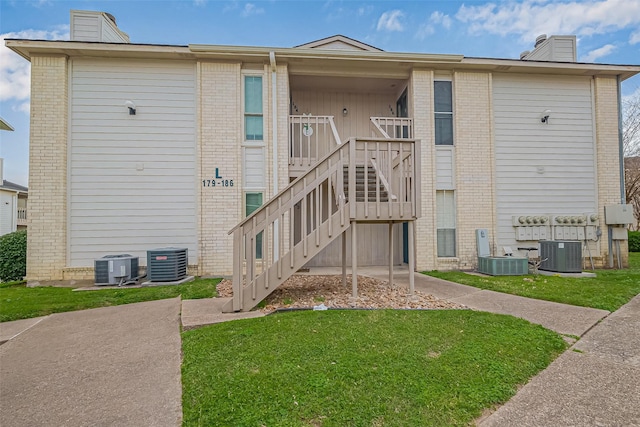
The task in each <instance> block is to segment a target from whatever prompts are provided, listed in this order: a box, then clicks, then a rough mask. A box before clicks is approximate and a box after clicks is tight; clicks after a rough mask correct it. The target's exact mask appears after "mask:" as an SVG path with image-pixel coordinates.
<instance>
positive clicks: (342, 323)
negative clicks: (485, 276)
mask: <svg viewBox="0 0 640 427" xmlns="http://www.w3.org/2000/svg"><path fill="white" fill-rule="evenodd" d="M182 335H183V341H182V342H183V353H184V358H183V365H182V384H183V419H184V425H185V426H195V425H198V426H214V425H215V426H262V425H265V426H382V425H384V426H431V425H433V426H444V425H447V426H450V425H468V424H469V423H470V422H472V421H473V420H474V419H475V418H477V417H478V416H480V415H481V414H482V411H483V410H484V409H486V408H490V407H492V406H493V405H497V404H500V403H502V402H505V401H506V400H508V399H509V398H510V397H511V396H513V395H514V394H515V392H516V390H517V388H518V385H521V384H524V383H526V382H527V380H528V379H529V378H531V377H532V376H533V375H535V374H536V373H537V372H539V371H540V370H541V369H543V368H545V367H546V366H547V365H548V364H549V363H550V362H551V361H552V360H553V359H554V358H555V357H556V356H557V355H558V354H560V353H561V352H562V351H563V350H564V349H565V348H566V346H567V345H566V343H565V342H564V341H563V340H562V338H561V337H560V336H559V335H558V334H556V333H554V332H551V331H549V330H546V329H544V328H542V327H541V326H538V325H533V324H530V323H528V322H526V321H524V320H521V319H517V318H514V317H510V316H502V315H495V314H490V313H482V312H474V311H467V310H433V311H413V310H406V311H404V310H372V311H350V310H347V311H340V310H334V311H331V310H329V311H324V312H318V311H302V312H288V313H280V314H275V315H271V316H267V317H263V318H257V319H249V320H242V321H234V322H227V323H222V324H217V325H212V326H208V327H203V328H200V329H196V330H191V331H187V332H184V333H183V334H182Z"/></svg>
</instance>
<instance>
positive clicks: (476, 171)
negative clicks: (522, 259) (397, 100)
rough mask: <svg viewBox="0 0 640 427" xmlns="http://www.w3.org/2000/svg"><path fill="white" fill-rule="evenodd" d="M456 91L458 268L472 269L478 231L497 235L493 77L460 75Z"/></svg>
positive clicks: (458, 74)
mask: <svg viewBox="0 0 640 427" xmlns="http://www.w3.org/2000/svg"><path fill="white" fill-rule="evenodd" d="M453 88H454V135H455V139H454V144H455V163H456V207H457V223H456V227H457V244H458V246H457V254H458V259H459V263H458V268H460V269H469V268H473V267H475V265H476V263H477V252H476V240H475V229H477V228H488V229H489V234H490V235H491V236H492V238H494V236H495V233H496V230H495V183H494V182H495V179H494V163H493V162H494V149H493V135H492V132H493V130H492V122H493V120H492V117H493V114H492V110H491V105H492V102H491V74H489V73H473V72H457V73H455V74H454V78H453ZM449 268H450V266H449ZM443 269H444V268H443Z"/></svg>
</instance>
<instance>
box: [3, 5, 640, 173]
mask: <svg viewBox="0 0 640 427" xmlns="http://www.w3.org/2000/svg"><path fill="white" fill-rule="evenodd" d="M71 9H80V10H97V11H104V12H109V13H111V14H112V15H114V16H115V17H116V19H117V22H118V27H119V28H120V29H121V30H123V31H124V32H126V33H128V34H129V36H130V38H131V42H132V43H154V44H176V45H186V44H189V43H204V44H229V45H249V46H276V47H291V46H295V45H298V44H303V43H306V42H309V41H312V40H317V39H320V38H324V37H327V36H331V35H334V34H343V35H346V36H349V37H351V38H354V39H357V40H360V41H363V42H365V43H368V44H371V45H374V46H376V47H379V48H381V49H384V50H387V51H394V52H423V53H453V54H463V55H465V56H472V57H495V58H513V59H515V58H518V56H519V54H520V52H522V51H523V50H529V49H532V47H533V43H534V41H535V37H536V36H537V35H539V34H543V33H544V34H548V35H552V34H575V35H577V38H578V60H579V61H583V62H598V63H607V64H633V65H640V0H591V1H578V0H573V1H553V0H551V1H548V0H517V1H516V0H507V1H501V0H493V1H485V0H471V1H465V2H462V1H453V0H446V1H444V0H442V1H405V2H398V1H394V2H388V1H346V0H343V1H275V0H269V1H259V0H253V1H214V0H165V1H152V0H146V1H142V0H139V1H136V0H126V1H124V0H112V1H96V0H76V1H64V0H33V1H31V0H0V38H1V39H2V46H1V47H0V116H2V117H3V118H4V119H5V120H7V121H8V122H9V123H10V124H11V125H12V126H13V127H14V128H15V129H16V130H15V132H1V133H0V157H4V159H5V161H4V178H5V179H7V180H10V181H13V182H16V183H19V184H23V185H26V184H27V177H28V140H29V63H28V62H27V61H25V60H23V59H22V58H20V57H19V56H17V55H16V54H14V53H13V52H11V51H9V50H8V49H7V48H6V47H4V39H5V38H33V39H68V37H69V11H70V10H71ZM634 94H635V95H636V96H637V95H639V94H640V76H636V77H634V78H633V79H629V80H627V81H626V82H625V83H623V95H625V96H633V95H634Z"/></svg>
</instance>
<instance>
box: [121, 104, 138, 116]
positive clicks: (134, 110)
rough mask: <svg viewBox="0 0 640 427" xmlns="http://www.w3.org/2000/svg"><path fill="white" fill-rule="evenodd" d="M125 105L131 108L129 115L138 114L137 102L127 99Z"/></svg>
mask: <svg viewBox="0 0 640 427" xmlns="http://www.w3.org/2000/svg"><path fill="white" fill-rule="evenodd" d="M124 106H125V107H127V108H128V109H129V115H130V116H135V115H136V104H134V103H133V101H130V100H126V101H125V102H124Z"/></svg>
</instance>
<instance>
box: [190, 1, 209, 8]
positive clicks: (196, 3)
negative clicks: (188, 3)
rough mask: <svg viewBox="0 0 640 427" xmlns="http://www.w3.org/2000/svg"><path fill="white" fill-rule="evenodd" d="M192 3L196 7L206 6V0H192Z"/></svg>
mask: <svg viewBox="0 0 640 427" xmlns="http://www.w3.org/2000/svg"><path fill="white" fill-rule="evenodd" d="M193 5H194V6H197V7H201V6H206V5H207V0H193Z"/></svg>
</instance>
